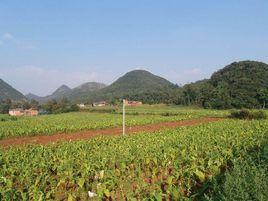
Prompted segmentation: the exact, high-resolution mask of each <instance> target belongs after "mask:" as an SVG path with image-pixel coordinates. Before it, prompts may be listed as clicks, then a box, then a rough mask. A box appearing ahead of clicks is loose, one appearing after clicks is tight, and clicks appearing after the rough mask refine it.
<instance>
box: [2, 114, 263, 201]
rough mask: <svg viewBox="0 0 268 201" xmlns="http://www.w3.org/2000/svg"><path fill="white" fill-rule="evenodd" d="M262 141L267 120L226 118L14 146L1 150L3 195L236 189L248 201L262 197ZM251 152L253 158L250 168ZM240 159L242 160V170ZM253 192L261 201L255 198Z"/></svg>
mask: <svg viewBox="0 0 268 201" xmlns="http://www.w3.org/2000/svg"><path fill="white" fill-rule="evenodd" d="M107 119H108V118H107ZM267 140H268V121H267V120H260V121H257V120H253V121H243V120H230V119H229V120H224V121H221V122H217V123H208V124H202V125H199V126H191V127H179V128H176V129H166V130H162V131H158V132H155V133H139V134H137V135H131V136H126V137H97V138H93V139H90V140H87V141H78V142H71V143H70V142H68V143H67V142H66V143H59V144H54V145H49V146H41V145H28V146H25V147H17V148H16V147H13V148H10V149H8V150H2V151H1V152H0V200H70V201H71V200H88V199H89V195H88V192H89V191H90V193H91V195H94V197H93V198H92V199H93V200H126V199H127V200H143V199H147V200H163V199H164V200H201V199H203V200H230V199H228V196H229V198H230V195H234V196H235V195H236V196H239V193H241V194H242V195H243V196H244V198H247V199H246V200H266V198H268V196H267V192H266V190H267V189H266V190H265V187H267V186H268V185H267V171H268V167H267V163H262V162H260V161H262V160H263V159H265V157H267V156H268V147H267ZM251 155H254V156H256V157H257V160H255V158H254V159H252V160H255V162H256V167H254V168H253V169H250V168H251V167H252V163H251V162H249V156H251ZM240 164H247V165H243V167H244V168H242V169H239V168H240V167H239V165H240ZM237 167H239V168H237ZM259 167H260V168H259ZM232 169H234V171H235V172H234V173H232ZM260 171H261V172H260ZM249 172H250V174H248V173H249ZM225 173H226V175H227V176H226V178H225V179H223V180H220V181H219V180H218V179H219V178H220V177H223V175H225ZM255 173H256V174H255ZM233 174H238V175H240V177H237V175H233ZM245 174H248V175H249V176H248V177H246V175H245ZM256 175H257V176H256ZM239 178H240V180H238V179H239ZM245 178H246V179H245ZM243 179H244V180H243ZM250 179H252V180H250ZM220 182H223V184H220ZM243 182H244V183H245V184H246V185H247V187H248V188H247V189H244V191H246V192H241V188H240V187H241V186H242V187H243V186H244V183H243ZM230 188H233V189H235V190H237V191H236V192H237V193H235V192H232V189H230ZM239 189H240V191H239ZM253 191H254V192H253ZM217 193H218V194H217ZM230 193H233V194H230ZM246 193H247V194H246ZM256 193H258V195H260V196H261V197H259V198H262V199H253V198H254V197H252V196H254V195H257V194H256ZM215 196H216V197H215ZM240 198H241V196H240ZM242 198H243V197H242ZM235 200H239V198H238V197H237V199H235ZM241 200H243V199H241Z"/></svg>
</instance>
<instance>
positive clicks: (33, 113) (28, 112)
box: [24, 108, 38, 117]
mask: <svg viewBox="0 0 268 201" xmlns="http://www.w3.org/2000/svg"><path fill="white" fill-rule="evenodd" d="M24 115H25V116H31V117H32V116H37V115H38V110H36V109H34V108H31V109H29V110H24Z"/></svg>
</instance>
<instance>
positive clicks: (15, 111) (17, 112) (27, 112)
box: [9, 108, 38, 117]
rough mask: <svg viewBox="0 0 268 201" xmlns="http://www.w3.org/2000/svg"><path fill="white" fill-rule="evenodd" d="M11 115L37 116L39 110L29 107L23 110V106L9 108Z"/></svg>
mask: <svg viewBox="0 0 268 201" xmlns="http://www.w3.org/2000/svg"><path fill="white" fill-rule="evenodd" d="M9 115H10V116H17V117H18V116H23V115H24V116H37V115H38V110H36V109H33V108H31V109H28V110H23V109H21V108H16V109H10V110H9Z"/></svg>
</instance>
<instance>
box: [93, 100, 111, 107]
mask: <svg viewBox="0 0 268 201" xmlns="http://www.w3.org/2000/svg"><path fill="white" fill-rule="evenodd" d="M106 105H108V103H107V102H106V101H99V102H95V103H93V104H92V106H93V107H104V106H106Z"/></svg>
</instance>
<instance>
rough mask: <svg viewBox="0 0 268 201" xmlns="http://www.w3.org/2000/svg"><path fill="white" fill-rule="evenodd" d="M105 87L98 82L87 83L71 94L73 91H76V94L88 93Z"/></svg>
mask: <svg viewBox="0 0 268 201" xmlns="http://www.w3.org/2000/svg"><path fill="white" fill-rule="evenodd" d="M104 87H106V85H105V84H103V83H98V82H87V83H84V84H82V85H80V86H78V87H76V88H74V89H73V92H74V91H77V92H89V91H96V90H98V89H102V88H104Z"/></svg>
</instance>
